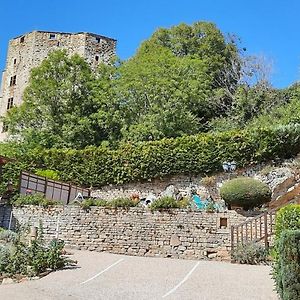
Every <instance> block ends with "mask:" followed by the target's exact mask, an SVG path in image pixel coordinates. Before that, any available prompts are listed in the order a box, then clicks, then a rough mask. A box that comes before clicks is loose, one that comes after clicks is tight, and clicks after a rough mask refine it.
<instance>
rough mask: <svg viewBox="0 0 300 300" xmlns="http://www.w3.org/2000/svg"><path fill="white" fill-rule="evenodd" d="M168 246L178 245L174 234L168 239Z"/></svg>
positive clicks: (177, 239)
mask: <svg viewBox="0 0 300 300" xmlns="http://www.w3.org/2000/svg"><path fill="white" fill-rule="evenodd" d="M170 245H171V246H173V247H176V246H179V245H180V240H179V237H178V236H177V235H176V234H173V235H172V236H171V239H170Z"/></svg>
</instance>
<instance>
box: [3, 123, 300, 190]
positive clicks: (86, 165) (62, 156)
mask: <svg viewBox="0 0 300 300" xmlns="http://www.w3.org/2000/svg"><path fill="white" fill-rule="evenodd" d="M299 137H300V126H299V125H297V124H291V125H288V126H278V127H265V128H255V129H253V130H243V131H229V132H219V133H206V134H199V135H194V136H186V137H181V138H176V139H162V140H160V141H152V142H136V143H122V144H120V145H119V147H117V148H115V149H112V148H109V147H107V146H100V147H89V148H86V149H84V150H70V149H49V150H45V149H44V150H41V149H35V150H34V149H31V150H28V151H27V152H25V153H24V154H22V155H20V156H19V155H16V156H15V157H16V161H12V162H10V163H8V164H6V165H5V166H4V167H3V179H4V181H3V182H2V186H3V187H4V188H5V187H6V184H7V181H8V180H11V179H12V180H13V182H14V184H15V186H17V184H18V178H19V174H20V171H21V170H28V171H32V172H34V171H35V170H36V169H40V168H43V169H50V170H54V171H57V172H58V173H59V174H60V178H61V180H62V181H67V182H72V183H74V184H78V185H82V186H88V187H90V186H94V187H95V186H101V185H104V184H111V183H124V182H130V181H142V180H148V179H153V178H161V177H163V176H167V175H174V174H202V175H206V174H208V175H209V174H210V173H212V172H217V171H221V165H222V162H223V161H225V160H235V161H236V162H238V165H239V167H242V166H246V165H247V164H256V163H261V162H266V161H269V160H272V159H279V158H280V159H284V158H290V157H292V156H294V155H296V154H297V153H298V152H299V149H300V138H299Z"/></svg>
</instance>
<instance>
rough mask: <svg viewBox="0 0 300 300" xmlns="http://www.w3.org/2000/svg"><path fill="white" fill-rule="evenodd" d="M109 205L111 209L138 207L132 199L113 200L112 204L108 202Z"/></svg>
mask: <svg viewBox="0 0 300 300" xmlns="http://www.w3.org/2000/svg"><path fill="white" fill-rule="evenodd" d="M107 203H108V205H109V206H110V207H113V208H116V207H124V208H126V207H133V206H136V204H137V203H136V202H135V201H133V200H132V199H130V198H117V199H113V200H112V201H110V202H107Z"/></svg>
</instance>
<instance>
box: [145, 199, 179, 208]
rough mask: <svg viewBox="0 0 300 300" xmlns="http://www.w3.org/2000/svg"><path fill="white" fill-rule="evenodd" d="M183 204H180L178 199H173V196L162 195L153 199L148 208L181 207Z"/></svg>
mask: <svg viewBox="0 0 300 300" xmlns="http://www.w3.org/2000/svg"><path fill="white" fill-rule="evenodd" d="M182 207H183V205H181V203H180V201H177V200H175V199H174V198H173V197H162V198H159V199H157V200H155V201H154V202H153V203H152V204H151V205H150V210H151V211H154V210H164V209H170V208H182Z"/></svg>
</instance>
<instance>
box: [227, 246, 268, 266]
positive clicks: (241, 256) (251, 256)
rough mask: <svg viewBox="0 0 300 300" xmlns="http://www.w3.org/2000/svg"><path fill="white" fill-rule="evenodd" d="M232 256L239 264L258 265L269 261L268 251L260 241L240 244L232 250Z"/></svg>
mask: <svg viewBox="0 0 300 300" xmlns="http://www.w3.org/2000/svg"><path fill="white" fill-rule="evenodd" d="M232 258H233V260H234V261H235V262H237V263H239V264H249V265H258V264H265V263H267V261H268V251H267V250H266V249H265V247H264V246H263V245H260V244H258V243H254V242H252V243H247V244H239V245H238V246H237V247H236V248H235V249H234V250H233V252H232Z"/></svg>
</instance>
